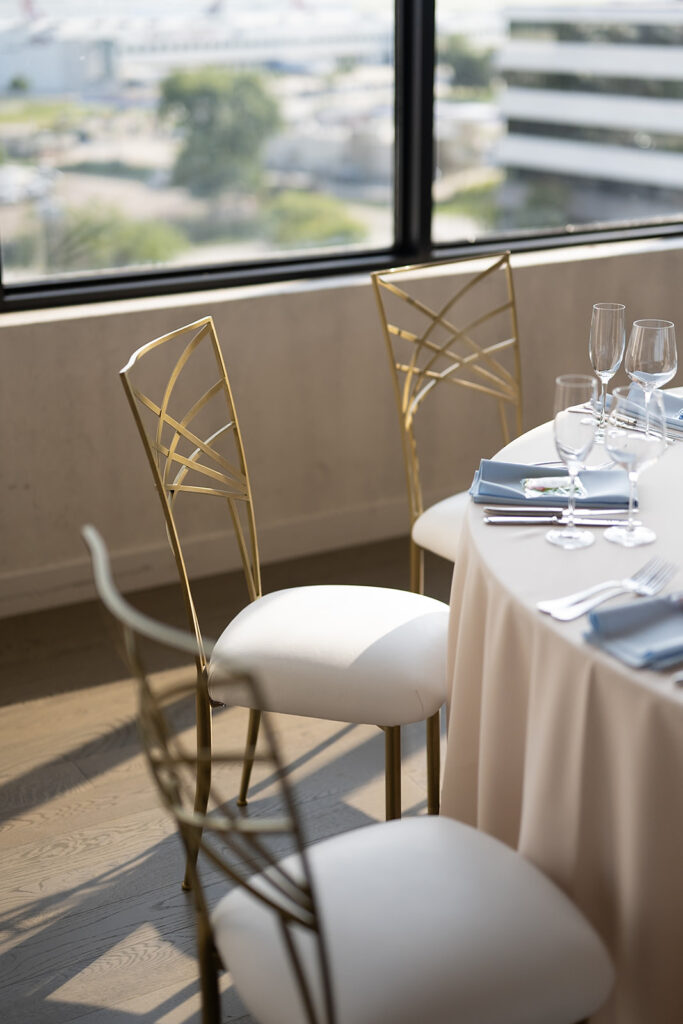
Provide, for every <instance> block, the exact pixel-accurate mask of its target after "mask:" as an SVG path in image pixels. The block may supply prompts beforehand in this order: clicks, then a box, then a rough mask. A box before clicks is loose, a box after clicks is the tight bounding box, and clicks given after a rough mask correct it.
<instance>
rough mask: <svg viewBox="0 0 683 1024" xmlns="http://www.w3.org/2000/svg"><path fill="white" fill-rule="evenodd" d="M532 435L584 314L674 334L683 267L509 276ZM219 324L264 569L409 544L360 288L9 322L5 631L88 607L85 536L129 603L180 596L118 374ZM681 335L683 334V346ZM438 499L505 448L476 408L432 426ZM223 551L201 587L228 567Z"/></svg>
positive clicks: (378, 347) (605, 253)
mask: <svg viewBox="0 0 683 1024" xmlns="http://www.w3.org/2000/svg"><path fill="white" fill-rule="evenodd" d="M513 265H514V267H515V284H516V290H517V301H518V311H519V326H520V335H521V339H522V363H523V375H524V387H525V403H524V422H525V426H526V427H531V426H533V425H535V424H536V423H539V422H541V421H543V420H544V419H547V418H548V417H549V415H550V413H551V408H552V382H553V379H554V377H555V376H556V375H557V374H558V373H561V372H571V371H577V372H580V371H589V370H590V365H589V362H588V355H587V340H588V326H589V323H590V311H591V305H592V303H593V302H595V301H615V300H617V301H618V300H621V301H623V302H625V303H626V304H627V316H628V317H629V319H635V318H636V317H638V316H663V317H667V318H670V319H672V320H674V321H675V322H676V323H677V324H678V325H683V289H681V286H680V282H681V280H683V248H682V247H680V246H678V245H675V244H661V243H652V242H643V243H638V244H636V243H629V244H624V245H618V246H600V247H597V246H596V247H590V248H585V249H570V250H566V251H564V252H550V253H534V254H529V255H526V256H518V257H514V258H513ZM207 313H210V314H212V315H213V317H214V319H215V321H216V326H217V328H218V332H219V336H220V338H221V342H222V346H223V349H224V353H225V357H226V362H227V364H228V369H229V372H230V374H231V379H232V382H233V389H234V392H235V395H236V399H237V402H238V407H239V410H240V418H241V422H242V429H243V433H244V438H245V444H246V447H247V455H248V459H249V465H250V472H251V478H252V486H253V490H254V496H255V500H256V503H257V504H256V511H257V520H258V525H259V533H260V542H261V551H262V558H263V561H264V562H269V561H275V560H278V559H282V558H289V557H292V556H295V555H297V554H305V553H310V552H315V551H321V550H325V549H332V548H337V547H343V546H345V545H348V544H355V543H362V542H364V541H370V540H374V539H378V538H383V537H390V536H396V535H399V534H402V533H405V532H406V529H407V523H406V504H405V494H404V481H403V469H402V464H401V456H400V449H399V438H398V427H397V423H396V413H395V410H394V406H393V395H392V392H391V385H390V380H389V374H388V367H387V364H386V355H385V352H384V347H383V341H382V337H381V334H380V330H379V321H378V316H377V312H376V309H375V304H374V298H373V295H372V292H371V288H370V285H369V279H368V278H367V277H362V278H360V277H359V278H355V277H354V278H338V279H333V280H324V281H317V282H290V283H288V284H285V285H277V286H275V285H273V286H265V287H254V288H246V289H232V290H225V291H209V292H206V293H194V294H191V295H189V296H188V295H183V296H171V297H163V298H158V299H149V300H140V301H130V302H125V303H124V302H121V303H106V304H99V305H93V306H84V307H73V308H68V309H62V310H51V311H43V312H33V313H10V314H5V315H4V316H2V317H0V446H1V448H0V452H1V454H0V485H1V489H2V505H1V507H0V538H1V540H2V548H1V553H0V615H12V614H16V613H19V612H23V611H27V610H31V609H34V608H40V607H47V606H51V605H56V604H61V603H66V602H71V601H77V600H82V599H84V598H86V597H90V596H92V593H93V591H92V587H91V583H90V567H89V563H88V560H87V557H86V554H85V549H84V547H83V544H82V541H81V539H80V535H79V527H80V525H81V524H82V523H85V522H92V523H94V524H95V525H96V526H97V527H98V528H99V529H100V530H101V531H102V533H103V535H104V537H105V539H106V540H107V542H108V544H109V545H110V548H111V550H112V554H113V558H114V568H115V570H116V573H117V575H118V579H119V582H120V583H121V585H122V587H123V588H124V589H136V588H141V587H145V586H150V585H153V584H155V583H158V582H163V581H167V580H170V579H173V578H174V576H173V574H174V569H173V565H172V562H171V559H170V554H169V552H168V550H167V543H166V538H165V533H164V529H163V525H162V518H161V510H160V507H159V505H158V500H157V498H156V496H155V494H154V492H153V490H152V485H151V477H150V474H149V470H148V467H147V465H146V463H145V461H144V456H143V453H142V450H141V447H140V443H139V440H138V438H137V435H136V433H135V428H134V424H133V422H132V418H131V416H130V412H129V409H128V406H127V404H126V401H125V397H124V394H123V389H122V388H121V384H120V382H119V380H118V372H117V371H118V370H119V368H120V367H121V366H122V365H123V364H124V363H125V362H126V360H127V358H128V356H129V355H130V353H131V352H132V351H133V350H134V349H135V348H136V347H138V346H139V345H141V344H143V343H144V342H145V341H147V340H149V339H151V338H153V337H156V336H158V335H160V334H163V333H164V332H166V331H168V330H172V329H173V328H174V327H177V326H179V325H181V324H184V323H187V322H189V321H191V320H193V319H197V318H198V317H200V316H203V315H205V314H207ZM679 333H683V330H682V331H681V332H679ZM433 427H434V429H435V430H438V431H439V434H440V439H439V443H438V446H436V445H435V446H434V447H433V448H432V449H431V452H430V454H427V455H425V457H424V458H423V462H424V464H425V465H424V468H425V470H426V474H427V482H426V483H427V486H426V490H427V492H428V493H427V497H437V496H440V495H443V494H445V493H448V492H449V491H450V490H453V489H458V488H462V487H466V486H468V485H469V482H470V480H471V476H472V472H473V469H474V467H475V466H476V464H477V463H478V461H479V458H480V456H482V455H489V454H492V452H493V451H494V450H495V449H496V447H498V446H499V435H498V434H497V428H496V422H495V419H494V418H493V417H489V416H488V414H487V413H486V412H485V411H484V412H482V411H481V410H477V409H475V408H474V406H473V405H472V402H471V399H463V400H461V401H460V402H459V403H458V407H457V410H456V411H455V413H454V420H453V421H452V422H450V421H449V422H446V421H445V420H444V421H443V422H440V421H439V422H436V423H434V424H433ZM216 542H217V538H216V537H215V536H208V537H207V536H203V535H202V534H201V532H198V534H197V536H196V537H195V539H194V544H193V547H194V554H195V557H196V563H195V564H196V568H197V571H201V572H203V573H207V574H209V573H211V572H213V571H216V570H217V569H218V568H219V563H218V562H217V561H216Z"/></svg>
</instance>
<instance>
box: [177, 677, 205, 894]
mask: <svg viewBox="0 0 683 1024" xmlns="http://www.w3.org/2000/svg"><path fill="white" fill-rule="evenodd" d="M195 704H196V709H197V752H198V753H199V752H200V751H208V752H209V754H210V753H211V704H210V703H209V693H208V690H207V688H206V684H205V683H204V681H203V680H201V679H200V680H199V681H198V683H197V697H196V701H195ZM210 790H211V758H210V757H205V758H202V759H200V760H198V762H197V781H196V783H195V794H194V809H195V811H197V813H198V814H205V813H206V808H207V806H208V803H209V792H210ZM198 852H199V837H198V840H197V843H196V845H195V846H194V848H193V851H192V852H188V855H187V861H188V862H187V863H186V865H185V878H184V879H183V889H185V891H188V890H189V889H191V888H192V873H193V870H194V866H195V864H196V863H197V854H198Z"/></svg>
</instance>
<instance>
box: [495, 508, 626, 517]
mask: <svg viewBox="0 0 683 1024" xmlns="http://www.w3.org/2000/svg"><path fill="white" fill-rule="evenodd" d="M627 513H628V508H586V507H585V506H583V505H581V506H579V508H577V509H576V515H577V516H583V517H584V518H588V517H589V516H618V515H622V514H623V515H626V514H627ZM484 514H485V515H490V516H498V515H503V516H528V515H534V516H559V515H566V514H567V509H566V506H564V505H562V506H558V505H490V506H489V505H487V506H486V507H485V508H484Z"/></svg>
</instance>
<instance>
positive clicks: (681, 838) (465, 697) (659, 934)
mask: <svg viewBox="0 0 683 1024" xmlns="http://www.w3.org/2000/svg"><path fill="white" fill-rule="evenodd" d="M554 457H555V458H556V456H555V454H554V447H553V441H552V428H551V426H550V425H549V424H546V425H544V426H542V427H538V428H536V429H535V430H533V431H530V432H529V433H528V434H525V435H524V436H523V437H521V438H518V439H517V440H516V441H513V442H512V444H510V445H508V446H507V447H506V448H505V449H503V451H502V452H500V453H499V455H498V456H497V458H500V459H503V460H505V461H509V462H520V463H523V462H527V463H531V462H537V461H541V460H544V459H545V460H550V459H553V458H554ZM605 458H606V455H605V452H604V449H603V448H601V447H600V448H596V449H595V452H594V455H593V456H592V459H593V461H599V462H604V460H605ZM639 493H640V499H641V516H642V518H643V520H644V521H645V522H646V523H647V524H648V525H651V526H652V527H654V529H655V530H656V532H657V540H656V541H655V543H654V544H651V545H649V546H647V547H640V548H635V549H630V550H627V549H625V548H622V547H620V546H617V545H615V544H611V543H609V542H608V541H606V540H605V539H604V537H603V536H602V532H601V530H600V529H599V528H596V529H595V533H596V541H595V544H593V545H592V546H591V547H589V548H586V549H583V550H578V551H564V550H562V549H560V548H557V547H555V546H554V545H551V544H548V543H547V541H546V540H545V538H544V534H545V532H546V529H547V527H546V526H538V527H535V526H534V527H529V526H519V527H517V526H514V525H506V526H500V527H496V526H488V525H486V524H485V523H484V522H483V513H482V507H481V506H477V505H475V504H472V505H471V507H470V509H469V510H468V512H467V515H466V516H465V522H464V526H463V531H462V535H461V540H460V547H459V552H458V556H457V560H456V562H455V569H454V575H453V584H452V591H451V617H450V635H449V653H448V672H449V683H450V699H449V726H448V745H447V751H446V758H445V765H444V781H443V793H442V813H443V814H447V815H450V816H452V817H454V818H457V819H459V820H461V821H465V822H467V823H469V824H471V825H475V826H476V827H478V828H480V829H482V830H484V831H486V832H488V833H490V834H491V835H494V836H496V837H498V838H499V839H501V840H503V841H504V842H506V843H508V844H509V845H510V846H512V847H514V848H517V849H518V850H519V851H520V852H521V853H522V854H523V855H524V856H526V857H527V858H528V859H529V860H531V861H532V862H533V863H534V864H536V865H537V866H538V867H539V868H540V869H541V870H542V871H544V872H545V873H546V874H547V875H548V876H549V877H550V878H552V879H553V880H554V881H555V882H557V883H558V884H559V885H560V886H561V887H562V888H563V889H564V890H565V892H567V894H568V895H569V896H570V898H572V899H573V900H574V901H575V902H576V904H577V905H578V906H579V907H580V908H581V909H582V910H583V911H584V913H585V914H586V916H587V917H588V918H589V919H590V920H591V921H592V923H593V924H594V925H595V926H596V928H597V929H598V931H599V932H600V933H601V935H602V936H603V938H604V939H605V941H606V943H607V946H608V948H609V949H610V951H611V954H612V957H613V959H614V962H615V967H616V972H617V983H616V987H615V990H614V993H613V995H612V997H611V998H610V1000H609V1002H608V1003H607V1004H606V1005H605V1007H604V1008H603V1009H602V1010H601V1011H600V1012H599V1013H598V1014H597V1015H596V1016H595V1017H594V1018H593V1021H594V1024H676V1022H683V689H679V688H677V687H675V686H674V684H673V681H672V672H671V671H669V672H654V671H648V670H645V669H640V670H635V669H630V668H628V667H627V666H626V665H624V664H623V663H622V662H620V661H618V660H616V659H615V658H613V657H611V656H610V655H609V654H607V653H605V652H604V651H601V650H600V649H598V648H596V647H594V646H592V645H589V644H587V643H586V642H585V641H584V639H583V634H584V633H585V632H586V631H587V629H588V622H587V620H586V618H585V617H584V618H582V619H579V620H577V621H574V622H566V623H561V622H555V621H554V620H552V619H550V618H549V617H548V616H547V615H542V614H541V613H540V612H539V611H538V610H537V609H536V607H535V603H536V601H538V600H541V599H547V598H552V597H559V596H561V595H564V594H568V593H571V592H572V591H574V590H578V589H581V588H583V587H587V586H589V585H591V584H593V583H597V582H599V581H600V580H603V579H610V578H623V577H626V576H629V575H630V574H631V573H632V572H633V571H634V570H636V569H637V568H638V567H639V566H640V565H642V563H643V562H644V561H646V560H647V558H648V557H653V556H655V555H660V556H662V557H665V558H667V559H672V560H675V561H676V562H678V564H679V565H680V566H681V570H680V571H679V573H678V574H677V576H676V577H674V579H673V581H672V582H671V583H670V584H669V587H668V588H667V590H677V589H683V443H679V444H677V445H675V446H673V447H671V448H670V449H669V450H668V451H667V452H666V454H665V456H664V457H663V458H662V459H661V460H660V461H659V462H658V463H657V464H656V465H655V466H653V467H652V468H650V469H648V470H647V471H646V472H645V473H643V475H642V477H641V481H640V485H639ZM623 600H625V599H624V598H615V599H614V601H613V603H614V604H616V603H617V602H618V601H623ZM632 600H637V598H632ZM604 607H605V608H607V607H609V605H607V604H606V605H604Z"/></svg>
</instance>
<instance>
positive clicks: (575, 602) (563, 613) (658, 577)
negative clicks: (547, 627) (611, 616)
mask: <svg viewBox="0 0 683 1024" xmlns="http://www.w3.org/2000/svg"><path fill="white" fill-rule="evenodd" d="M677 569H678V566H677V565H676V564H675V563H673V562H667V561H665V560H664V559H663V558H652V559H651V560H650V561H649V562H646V564H645V565H643V566H641V568H640V569H638V571H637V572H634V573H633V575H632V576H628V577H627V578H626V579H623V580H606V581H605V582H603V583H596V584H595V586H593V587H588V588H587V589H586V590H581V591H579V592H578V593H576V594H569V595H568V596H567V597H559V598H556V599H555V600H552V601H539V603H538V604H537V605H536V607H537V608H538V609H539V610H540V611H542V612H546V614H548V615H552V616H553V618H555V619H560V620H562V621H563V622H568V621H569V620H570V619H578V618H579V616H581V615H585V613H586V612H589V611H590V610H591V609H592V608H595V607H596V606H597V605H599V604H601V603H602V602H603V601H607V600H608V599H609V598H610V597H616V596H617V595H619V594H629V593H633V594H637V595H638V596H639V597H654V595H655V594H657V593H659V591H660V590H661V589H662V587H664V586H665V584H666V583H668V581H669V580H670V579H671V577H672V576H673V575H674V574H675V573H676V571H677Z"/></svg>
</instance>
